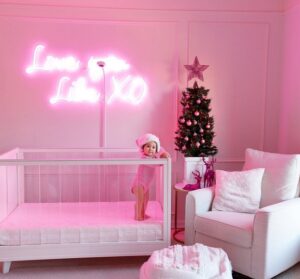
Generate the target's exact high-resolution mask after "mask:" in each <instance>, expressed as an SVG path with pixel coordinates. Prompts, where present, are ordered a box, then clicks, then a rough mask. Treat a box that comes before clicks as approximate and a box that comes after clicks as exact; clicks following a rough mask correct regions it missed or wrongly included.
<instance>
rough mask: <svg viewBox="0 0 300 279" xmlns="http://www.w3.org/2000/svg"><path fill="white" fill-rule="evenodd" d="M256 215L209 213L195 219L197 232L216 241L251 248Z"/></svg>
mask: <svg viewBox="0 0 300 279" xmlns="http://www.w3.org/2000/svg"><path fill="white" fill-rule="evenodd" d="M254 216H255V214H248V213H237V212H222V211H209V212H206V213H203V214H201V215H198V216H196V217H195V230H196V231H197V232H198V233H202V234H205V235H208V236H212V235H213V237H214V238H216V239H220V240H223V241H225V242H229V243H232V244H234V245H238V246H241V247H245V248H249V247H251V245H252V231H253V220H254Z"/></svg>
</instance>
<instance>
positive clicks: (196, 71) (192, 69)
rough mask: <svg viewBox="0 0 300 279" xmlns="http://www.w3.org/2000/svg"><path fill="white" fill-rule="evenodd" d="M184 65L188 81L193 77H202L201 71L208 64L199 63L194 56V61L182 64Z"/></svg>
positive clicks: (201, 78)
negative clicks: (190, 63) (189, 63)
mask: <svg viewBox="0 0 300 279" xmlns="http://www.w3.org/2000/svg"><path fill="white" fill-rule="evenodd" d="M184 67H185V68H186V69H187V70H188V81H189V80H191V79H193V78H199V79H200V80H202V81H204V79H203V72H204V71H205V70H206V69H207V68H208V67H209V66H208V65H201V64H200V63H199V60H198V57H197V56H196V57H195V59H194V63H193V64H192V65H184Z"/></svg>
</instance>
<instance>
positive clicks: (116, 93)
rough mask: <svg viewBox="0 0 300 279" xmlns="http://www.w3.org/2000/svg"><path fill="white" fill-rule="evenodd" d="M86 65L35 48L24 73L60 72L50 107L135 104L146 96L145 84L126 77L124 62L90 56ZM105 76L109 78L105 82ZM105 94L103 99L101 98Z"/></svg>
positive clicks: (137, 79) (77, 60)
mask: <svg viewBox="0 0 300 279" xmlns="http://www.w3.org/2000/svg"><path fill="white" fill-rule="evenodd" d="M99 61H101V62H100V63H99ZM86 65H87V66H82V63H81V61H80V60H79V59H78V58H76V57H74V56H65V57H56V56H52V55H47V54H46V53H45V46H43V45H37V46H36V47H35V49H34V52H33V57H32V63H31V65H30V66H28V67H27V68H26V73H27V74H29V75H34V74H38V73H42V72H43V73H48V74H51V73H57V72H58V73H61V76H60V77H59V79H58V82H57V86H56V92H55V93H54V94H53V95H52V96H51V97H50V100H49V101H50V103H52V104H57V103H61V102H69V103H80V102H87V103H97V102H99V101H100V100H101V99H103V100H106V103H108V104H111V103H113V102H115V101H122V102H127V103H130V104H132V105H137V104H140V103H141V102H142V101H143V99H144V98H145V96H146V95H147V91H148V87H147V84H146V82H145V81H144V79H143V78H141V77H139V76H132V75H129V74H127V72H128V70H129V69H130V65H129V64H127V63H126V61H125V60H122V59H119V58H117V57H115V56H107V57H93V56H92V57H90V58H89V59H88V62H87V63H86ZM105 75H107V77H109V79H107V81H106V82H105ZM106 83H107V84H106ZM99 88H102V89H99ZM106 91H107V96H104V95H105V94H106ZM102 96H103V97H102Z"/></svg>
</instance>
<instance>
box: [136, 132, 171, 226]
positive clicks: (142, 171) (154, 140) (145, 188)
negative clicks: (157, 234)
mask: <svg viewBox="0 0 300 279" xmlns="http://www.w3.org/2000/svg"><path fill="white" fill-rule="evenodd" d="M136 144H137V146H138V147H139V149H140V152H141V158H149V159H152V158H169V157H170V155H169V153H167V152H166V151H165V150H164V149H163V148H162V147H161V146H160V141H159V138H158V137H157V136H155V135H153V134H145V135H142V136H141V137H139V138H138V139H137V140H136ZM154 176H155V166H154V165H139V167H138V171H137V174H136V177H135V179H134V183H133V186H132V189H131V191H132V193H133V194H134V195H135V197H136V203H135V219H136V220H138V221H141V220H144V219H145V211H146V208H147V203H148V200H149V185H150V183H151V182H152V180H153V178H154Z"/></svg>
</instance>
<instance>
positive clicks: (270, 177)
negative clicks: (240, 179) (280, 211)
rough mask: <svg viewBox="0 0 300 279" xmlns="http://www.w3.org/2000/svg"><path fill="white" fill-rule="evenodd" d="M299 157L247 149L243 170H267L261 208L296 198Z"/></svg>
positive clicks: (299, 168)
mask: <svg viewBox="0 0 300 279" xmlns="http://www.w3.org/2000/svg"><path fill="white" fill-rule="evenodd" d="M297 157H298V155H289V154H275V153H269V152H263V151H259V150H254V149H250V148H248V149H246V156H245V164H244V167H243V169H244V170H249V169H253V168H265V173H264V176H263V180H262V193H261V202H260V207H265V206H268V205H271V204H275V203H278V202H281V201H285V200H289V199H292V198H295V197H296V195H297V184H298V181H299V172H300V166H299V162H298V158H297Z"/></svg>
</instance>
